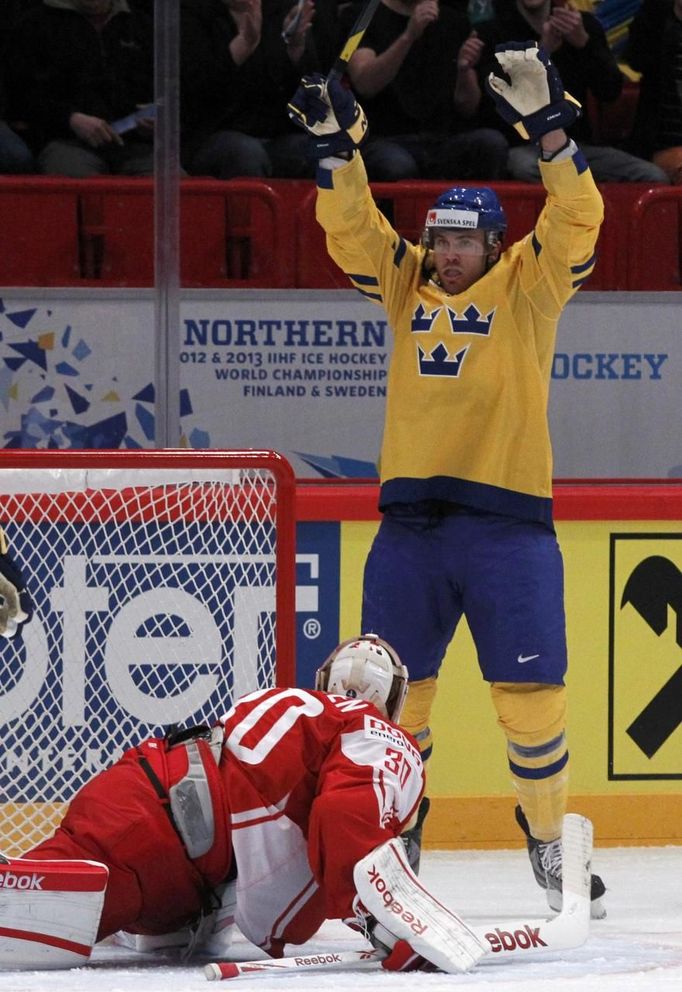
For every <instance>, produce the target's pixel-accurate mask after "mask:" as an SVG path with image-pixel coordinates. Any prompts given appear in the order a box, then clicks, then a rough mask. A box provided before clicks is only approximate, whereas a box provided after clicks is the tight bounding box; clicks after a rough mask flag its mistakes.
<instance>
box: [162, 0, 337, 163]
mask: <svg viewBox="0 0 682 992" xmlns="http://www.w3.org/2000/svg"><path fill="white" fill-rule="evenodd" d="M314 14H315V4H314V2H313V0H304V3H303V6H302V8H301V11H300V15H299V13H298V12H297V5H296V3H293V4H292V0H182V7H181V36H180V37H181V67H182V68H181V74H182V77H181V130H182V158H183V165H184V167H185V168H186V170H187V172H188V173H189V174H190V175H195V176H215V177H216V179H230V178H232V177H234V176H277V177H280V178H290V179H291V178H309V177H312V176H313V174H314V166H313V163H312V162H311V161H310V160H309V159H308V157H307V142H306V136H305V135H304V134H302V133H301V132H300V130H299V129H298V128H296V127H295V126H294V125H293V124H292V123H291V121H290V120H289V117H288V114H287V109H286V108H287V101H288V98H289V96H290V95H291V92H292V91H293V89H295V87H296V84H297V81H298V79H299V77H300V75H301V72H303V71H309V70H310V69H315V68H317V64H316V58H315V56H314V51H313V46H312V45H311V44H307V36H308V34H309V32H310V28H311V25H312V21H313V17H314Z"/></svg>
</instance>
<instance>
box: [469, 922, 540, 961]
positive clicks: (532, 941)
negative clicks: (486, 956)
mask: <svg viewBox="0 0 682 992" xmlns="http://www.w3.org/2000/svg"><path fill="white" fill-rule="evenodd" d="M484 936H485V939H486V940H487V941H488V943H489V944H490V950H491V951H492V953H493V954H499V952H500V951H516V950H521V951H527V950H528V949H529V948H530V947H547V944H546V943H545V942H544V940H543V939H542V937H541V936H540V927H530V926H528V924H527V923H526V925H525V926H524V928H523V930H514V932H513V933H512V932H511V930H500V928H499V927H496V928H495V929H494V930H492V931H491V932H490V933H486V934H484Z"/></svg>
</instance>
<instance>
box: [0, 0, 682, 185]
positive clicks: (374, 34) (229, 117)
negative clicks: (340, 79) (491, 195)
mask: <svg viewBox="0 0 682 992" xmlns="http://www.w3.org/2000/svg"><path fill="white" fill-rule="evenodd" d="M361 6H362V3H361V2H360V0H350V2H348V0H346V2H344V0H301V2H300V3H298V2H297V0H181V2H180V18H181V21H180V29H181V32H180V139H181V165H182V169H183V172H184V174H186V175H188V176H213V177H215V178H218V179H229V178H232V177H237V176H240V177H244V176H250V177H276V178H297V179H300V178H304V179H305V178H313V176H314V165H313V162H312V161H311V160H310V158H309V157H308V155H307V137H306V135H305V133H304V132H303V131H301V130H300V129H298V128H297V127H295V126H294V125H293V124H292V123H291V121H290V120H289V117H288V115H287V103H288V100H289V99H290V97H291V95H292V94H293V92H294V90H295V89H296V86H297V84H298V81H299V79H300V77H301V75H303V74H305V73H309V72H313V71H320V72H322V73H325V72H327V71H328V70H329V68H330V67H331V65H332V64H333V61H334V58H335V57H336V55H337V54H338V52H339V50H340V48H341V46H342V44H343V41H344V39H345V37H346V35H347V33H348V30H349V28H350V27H351V25H352V24H353V21H354V19H355V17H356V16H357V13H358V10H359V9H360V7H361ZM599 6H600V4H599V0H381V2H380V4H379V7H378V9H377V11H376V13H375V15H374V18H373V19H372V21H371V23H370V25H369V27H368V29H367V31H366V33H365V35H364V37H363V39H362V42H361V44H360V46H359V47H358V49H357V51H356V52H355V53H354V55H353V56H352V58H351V61H350V64H349V68H348V75H349V78H350V83H351V85H352V87H353V90H354V92H355V94H356V96H357V98H358V100H359V101H360V102H361V104H362V106H363V108H364V109H365V112H366V114H367V117H368V120H369V137H368V140H367V141H366V143H365V144H364V145H363V149H362V154H363V158H364V159H365V163H366V167H367V171H368V175H369V177H370V179H371V180H374V181H394V180H402V179H443V180H448V181H453V180H469V179H476V180H481V179H482V180H498V179H516V180H522V181H526V182H538V181H539V174H538V166H537V153H536V150H535V149H534V148H533V147H529V146H528V145H527V144H525V143H523V142H521V141H520V139H518V135H516V132H515V131H514V130H513V129H512V128H511V127H510V128H508V129H506V130H505V129H504V126H503V125H502V124H501V123H500V120H499V117H497V116H496V114H495V112H494V108H493V106H492V101H491V100H490V99H489V98H488V97H487V95H486V94H485V88H484V85H483V81H484V79H485V78H486V76H487V74H488V73H489V72H490V71H491V69H492V67H493V65H494V51H495V46H496V45H497V44H499V43H501V42H507V41H528V40H537V41H538V42H540V43H541V44H542V45H543V46H544V48H545V49H546V50H547V52H548V53H549V54H550V55H551V57H552V60H553V62H554V63H555V64H556V66H557V69H558V70H559V73H560V75H561V77H562V79H563V81H564V83H565V85H566V88H567V90H568V91H569V92H570V93H571V94H572V95H573V96H574V97H575V98H576V99H577V100H579V101H580V102H581V103H582V105H583V111H584V112H583V115H582V117H581V118H580V120H579V121H577V122H576V124H575V126H574V128H573V129H572V137H574V138H575V140H576V141H577V142H578V143H579V144H580V146H581V148H582V150H583V152H584V154H585V156H586V158H587V160H588V161H589V164H590V167H591V169H592V172H593V174H594V176H595V179H596V180H597V181H601V182H651V183H668V182H672V183H680V182H682V78H680V72H681V69H680V66H682V0H642V2H641V4H640V7H639V9H638V11H637V12H636V14H635V17H634V20H633V21H632V23H631V25H630V29H629V40H628V45H627V48H626V51H625V55H624V58H625V61H626V63H627V64H628V65H629V66H630V67H631V68H632V69H633V70H635V72H636V73H638V74H641V80H640V82H639V84H638V89H639V104H638V107H637V112H636V116H635V126H634V127H633V128H632V133H631V135H630V136H629V138H627V139H626V140H625V141H623V142H621V143H619V144H618V145H617V146H613V145H605V144H603V143H601V142H600V136H599V135H598V134H597V135H595V134H594V133H593V131H592V115H591V114H590V113H589V112H588V108H589V105H590V103H589V101H592V102H593V103H594V102H595V101H596V102H597V103H598V104H601V105H609V104H613V103H615V102H616V101H618V99H619V97H620V96H621V91H622V88H623V83H624V78H625V77H624V75H623V73H622V71H621V69H620V67H619V64H618V61H617V60H616V58H615V56H614V54H613V52H612V51H611V49H610V47H609V44H608V41H607V37H606V34H605V31H604V28H603V27H602V25H601V23H600V21H599V20H598V18H597V16H596V13H598V8H599ZM595 11H596V13H595ZM153 15H154V0H0V54H1V55H2V58H1V60H0V173H4V174H21V173H40V174H45V175H59V176H68V177H75V178H86V177H90V176H96V175H107V174H116V175H127V176H145V175H150V174H152V173H153V170H154V155H153V139H154V126H155V121H154V27H153Z"/></svg>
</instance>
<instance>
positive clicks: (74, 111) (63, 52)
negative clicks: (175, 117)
mask: <svg viewBox="0 0 682 992" xmlns="http://www.w3.org/2000/svg"><path fill="white" fill-rule="evenodd" d="M153 65H154V63H153V30H152V25H151V21H150V20H149V18H148V17H147V16H146V15H144V14H143V13H141V12H139V11H136V10H132V9H131V8H130V6H129V4H128V2H127V0H43V2H42V4H40V5H39V6H36V7H34V8H33V9H32V10H29V11H27V12H26V14H25V15H24V16H23V17H21V18H20V19H19V20H18V22H17V23H16V25H15V27H14V30H13V31H12V33H11V35H10V41H9V45H8V50H7V77H6V78H7V89H8V99H9V105H10V110H11V113H12V115H13V116H12V119H13V120H14V119H16V120H21V121H24V122H25V123H26V125H27V132H26V133H27V141H29V144H31V146H32V148H33V150H34V152H35V154H36V156H37V160H38V168H39V171H40V172H43V173H47V174H50V175H61V176H70V177H73V178H85V177H88V176H97V175H103V174H109V173H117V174H124V175H131V176H132V175H137V176H140V175H151V174H152V173H153V171H154V154H153V120H152V119H151V116H152V115H151V112H150V113H149V114H148V115H146V114H144V113H143V114H141V115H140V116H139V119H137V120H136V121H133V122H131V123H130V126H129V128H128V129H122V128H121V129H119V128H118V127H117V125H116V122H117V121H120V120H122V119H124V118H127V117H128V116H129V115H131V114H136V113H137V112H138V111H140V108H142V107H147V106H150V105H151V103H152V101H153V84H154V72H153Z"/></svg>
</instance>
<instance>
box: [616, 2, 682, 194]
mask: <svg viewBox="0 0 682 992" xmlns="http://www.w3.org/2000/svg"><path fill="white" fill-rule="evenodd" d="M625 61H626V62H627V63H628V65H631V66H632V68H633V69H636V70H637V72H641V73H642V78H641V80H640V84H639V86H640V89H639V102H638V104H637V111H636V114H635V126H634V128H633V139H634V140H635V141H637V150H638V151H639V152H640V153H641V154H642V155H645V156H646V157H647V158H650V159H651V160H652V161H653V162H654V163H655V164H656V165H657V166H659V167H660V168H661V169H663V171H664V172H665V173H666V175H667V176H668V179H669V180H670V182H671V183H675V184H676V185H680V184H682V0H644V3H643V4H642V6H641V8H640V10H639V12H638V13H637V14H636V16H635V19H634V20H633V22H632V24H631V26H630V37H629V40H628V46H627V49H626V51H625Z"/></svg>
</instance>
